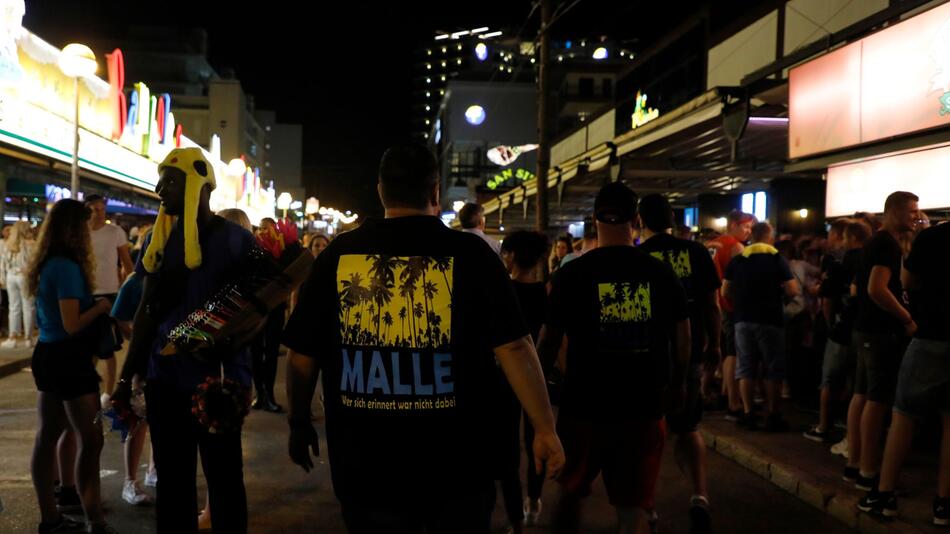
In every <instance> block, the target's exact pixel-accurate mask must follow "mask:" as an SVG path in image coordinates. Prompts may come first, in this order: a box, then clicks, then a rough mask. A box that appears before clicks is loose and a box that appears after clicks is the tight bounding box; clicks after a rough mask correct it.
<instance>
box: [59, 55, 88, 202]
mask: <svg viewBox="0 0 950 534" xmlns="http://www.w3.org/2000/svg"><path fill="white" fill-rule="evenodd" d="M59 70H61V71H63V74H65V75H66V76H69V77H70V78H72V79H73V80H74V82H75V88H76V89H75V92H76V112H75V114H74V115H73V119H74V121H73V122H74V123H75V124H74V128H73V134H74V136H73V167H72V176H71V178H70V182H69V189H70V192H71V193H72V198H79V196H78V195H79V78H82V77H85V76H92V75H93V74H95V73H96V55H95V54H93V53H92V50H90V49H89V47H88V46H86V45H83V44H78V43H71V44H68V45H66V48H63V51H62V52H61V53H60V54H59Z"/></svg>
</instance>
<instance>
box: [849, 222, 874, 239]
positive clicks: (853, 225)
mask: <svg viewBox="0 0 950 534" xmlns="http://www.w3.org/2000/svg"><path fill="white" fill-rule="evenodd" d="M844 235H846V236H848V235H850V236H851V237H852V238H853V239H854V240H855V241H857V242H858V243H860V244H862V245H863V244H865V243H867V242H868V240H869V239H871V228H870V227H869V226H868V225H867V223H866V222H857V221H854V222H850V223H848V226H847V227H846V228H845V229H844Z"/></svg>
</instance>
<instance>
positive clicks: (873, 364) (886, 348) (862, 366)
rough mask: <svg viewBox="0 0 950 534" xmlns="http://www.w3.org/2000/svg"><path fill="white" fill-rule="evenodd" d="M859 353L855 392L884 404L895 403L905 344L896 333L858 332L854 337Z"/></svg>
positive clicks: (856, 351) (857, 352)
mask: <svg viewBox="0 0 950 534" xmlns="http://www.w3.org/2000/svg"><path fill="white" fill-rule="evenodd" d="M851 339H852V344H853V346H854V351H855V353H856V354H857V356H858V365H857V372H856V373H855V376H854V393H855V395H864V396H866V397H867V398H868V400H870V401H873V402H880V403H883V404H892V403H893V402H894V393H895V391H896V390H897V372H898V370H899V369H900V362H901V355H902V354H903V353H904V345H903V342H902V340H901V339H900V338H898V337H897V335H895V334H869V333H867V332H858V331H855V332H854V336H853V337H852V338H851Z"/></svg>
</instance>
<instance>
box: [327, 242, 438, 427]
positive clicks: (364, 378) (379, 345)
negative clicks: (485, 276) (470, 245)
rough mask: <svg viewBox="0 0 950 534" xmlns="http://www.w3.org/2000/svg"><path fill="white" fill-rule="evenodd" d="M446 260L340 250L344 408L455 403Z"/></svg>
mask: <svg viewBox="0 0 950 534" xmlns="http://www.w3.org/2000/svg"><path fill="white" fill-rule="evenodd" d="M453 263H454V258H451V257H444V256H443V257H430V256H387V255H383V254H372V255H364V254H346V255H344V256H341V257H340V261H339V265H338V267H337V284H338V294H339V314H340V338H341V339H342V348H341V353H340V356H341V358H342V361H341V368H342V376H341V380H340V400H341V401H342V404H343V406H344V407H345V408H355V409H370V410H395V411H400V412H403V411H420V410H437V409H443V408H452V407H454V406H455V384H454V379H453V376H452V352H451V341H452V276H453V269H452V266H453Z"/></svg>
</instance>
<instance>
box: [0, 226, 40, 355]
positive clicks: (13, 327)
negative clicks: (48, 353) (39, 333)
mask: <svg viewBox="0 0 950 534" xmlns="http://www.w3.org/2000/svg"><path fill="white" fill-rule="evenodd" d="M33 251H34V242H33V230H32V229H31V228H30V223H29V222H27V221H17V222H16V224H14V225H13V227H12V228H11V229H10V237H9V238H7V240H6V246H5V247H4V251H3V255H2V256H0V272H2V273H3V276H4V281H5V283H6V286H7V293H8V294H9V296H10V337H9V339H7V340H6V341H4V342H3V343H0V347H3V348H5V349H12V348H15V347H16V346H17V341H18V338H19V337H20V336H22V337H23V340H24V343H25V344H26V346H27V347H32V346H33V322H34V319H35V317H36V301H35V299H34V297H33V296H32V295H30V294H29V292H28V291H27V290H26V282H27V273H28V272H29V266H30V261H32V259H33Z"/></svg>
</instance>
